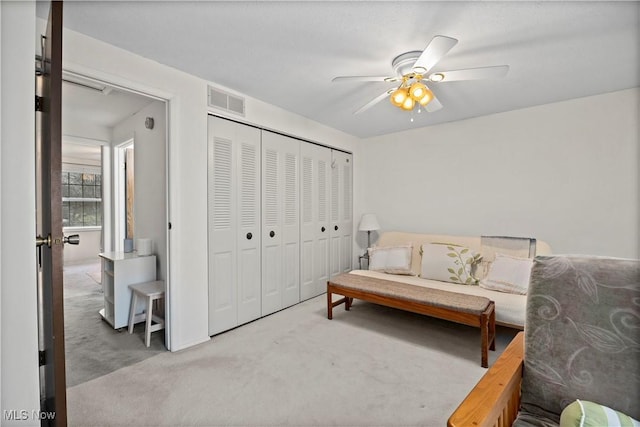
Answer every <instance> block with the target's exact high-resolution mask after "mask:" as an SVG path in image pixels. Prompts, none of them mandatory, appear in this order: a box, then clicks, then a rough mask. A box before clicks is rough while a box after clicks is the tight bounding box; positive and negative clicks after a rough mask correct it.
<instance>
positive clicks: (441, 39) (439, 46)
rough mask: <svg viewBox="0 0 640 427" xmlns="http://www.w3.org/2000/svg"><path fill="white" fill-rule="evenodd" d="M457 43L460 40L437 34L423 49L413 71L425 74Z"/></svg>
mask: <svg viewBox="0 0 640 427" xmlns="http://www.w3.org/2000/svg"><path fill="white" fill-rule="evenodd" d="M456 43H458V40H456V39H454V38H451V37H446V36H435V37H434V38H433V39H431V41H430V42H429V44H428V45H427V47H426V48H425V49H424V51H422V53H421V54H420V56H419V57H418V59H417V60H416V62H415V64H413V72H414V73H418V74H424V73H426V72H427V71H429V70H431V69H432V68H433V66H434V65H436V64H437V63H438V62H439V61H440V59H442V57H443V56H445V55H446V54H447V52H449V51H450V50H451V48H452V47H454V46H455V45H456Z"/></svg>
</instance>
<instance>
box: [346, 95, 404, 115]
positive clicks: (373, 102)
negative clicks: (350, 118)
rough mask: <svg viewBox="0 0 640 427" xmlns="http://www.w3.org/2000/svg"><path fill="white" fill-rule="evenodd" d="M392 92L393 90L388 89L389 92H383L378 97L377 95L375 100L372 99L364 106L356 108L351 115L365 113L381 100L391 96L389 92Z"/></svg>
mask: <svg viewBox="0 0 640 427" xmlns="http://www.w3.org/2000/svg"><path fill="white" fill-rule="evenodd" d="M393 91H394V89H390V90H386V91H384V93H381V94H380V95H378V96H376V97H375V98H373V99H372V100H371V101H369V102H367V103H366V104H364V105H363V106H362V107H360V108H358V109H357V110H356V111H354V112H353V114H360V113H362V112H363V111H367V110H368V109H369V108H371V107H373V106H374V105H376V104H377V103H378V102H380V101H382V100H383V99H385V98H387V97H388V96H389V95H390V94H391V92H393Z"/></svg>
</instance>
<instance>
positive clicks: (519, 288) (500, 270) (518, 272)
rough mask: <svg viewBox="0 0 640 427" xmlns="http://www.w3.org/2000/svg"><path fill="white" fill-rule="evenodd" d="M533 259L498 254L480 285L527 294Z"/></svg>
mask: <svg viewBox="0 0 640 427" xmlns="http://www.w3.org/2000/svg"><path fill="white" fill-rule="evenodd" d="M532 267H533V259H531V258H519V257H514V256H509V255H504V254H499V253H498V254H496V259H495V260H494V261H493V262H492V263H491V266H490V267H489V272H488V273H487V277H485V278H484V279H483V280H481V281H480V287H483V288H485V289H491V290H493V291H500V292H508V293H511V294H520V295H526V293H527V290H528V289H529V278H530V276H531V268H532Z"/></svg>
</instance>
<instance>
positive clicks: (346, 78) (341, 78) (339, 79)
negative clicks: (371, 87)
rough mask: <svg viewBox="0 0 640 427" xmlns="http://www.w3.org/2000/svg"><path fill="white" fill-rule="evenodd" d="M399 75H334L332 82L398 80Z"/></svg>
mask: <svg viewBox="0 0 640 427" xmlns="http://www.w3.org/2000/svg"><path fill="white" fill-rule="evenodd" d="M398 80H399V79H398V77H388V76H339V77H334V78H333V79H332V80H331V81H332V82H396V81H398Z"/></svg>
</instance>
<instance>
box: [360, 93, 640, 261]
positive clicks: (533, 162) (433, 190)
mask: <svg viewBox="0 0 640 427" xmlns="http://www.w3.org/2000/svg"><path fill="white" fill-rule="evenodd" d="M639 100H640V90H639V89H638V88H635V89H629V90H624V91H620V92H614V93H609V94H603V95H598V96H592V97H587V98H581V99H575V100H570V101H566V102H560V103H555V104H549V105H543V106H538V107H533V108H527V109H522V110H517V111H511V112H507V113H501V114H495V115H491V116H485V117H479V118H474V119H469V120H464V121H459V122H454V123H447V124H442V125H437V126H431V127H428V128H422V129H417V130H412V131H407V132H402V133H395V134H391V135H385V136H381V137H376V138H370V139H367V140H363V141H362V152H361V160H363V163H364V172H363V182H364V183H365V184H364V186H363V188H362V193H363V194H362V195H361V202H362V204H361V209H362V211H371V212H374V213H376V214H377V216H378V219H379V221H380V225H381V227H382V228H383V229H387V230H392V229H393V230H406V231H422V232H434V233H443V234H444V233H447V234H462V235H465V234H470V235H481V234H497V235H513V236H533V237H536V238H539V239H542V240H545V241H547V242H549V243H550V244H551V246H552V248H553V250H554V252H555V253H584V254H596V255H610V256H620V257H631V258H638V257H640V249H639V242H638V235H639V234H638V232H639V223H638V221H639V213H640V212H639V202H640V200H639V191H640V188H639V182H638V166H639V165H638V161H639V157H638V156H639V131H638V130H639V121H640V119H639V111H638V105H639Z"/></svg>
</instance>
